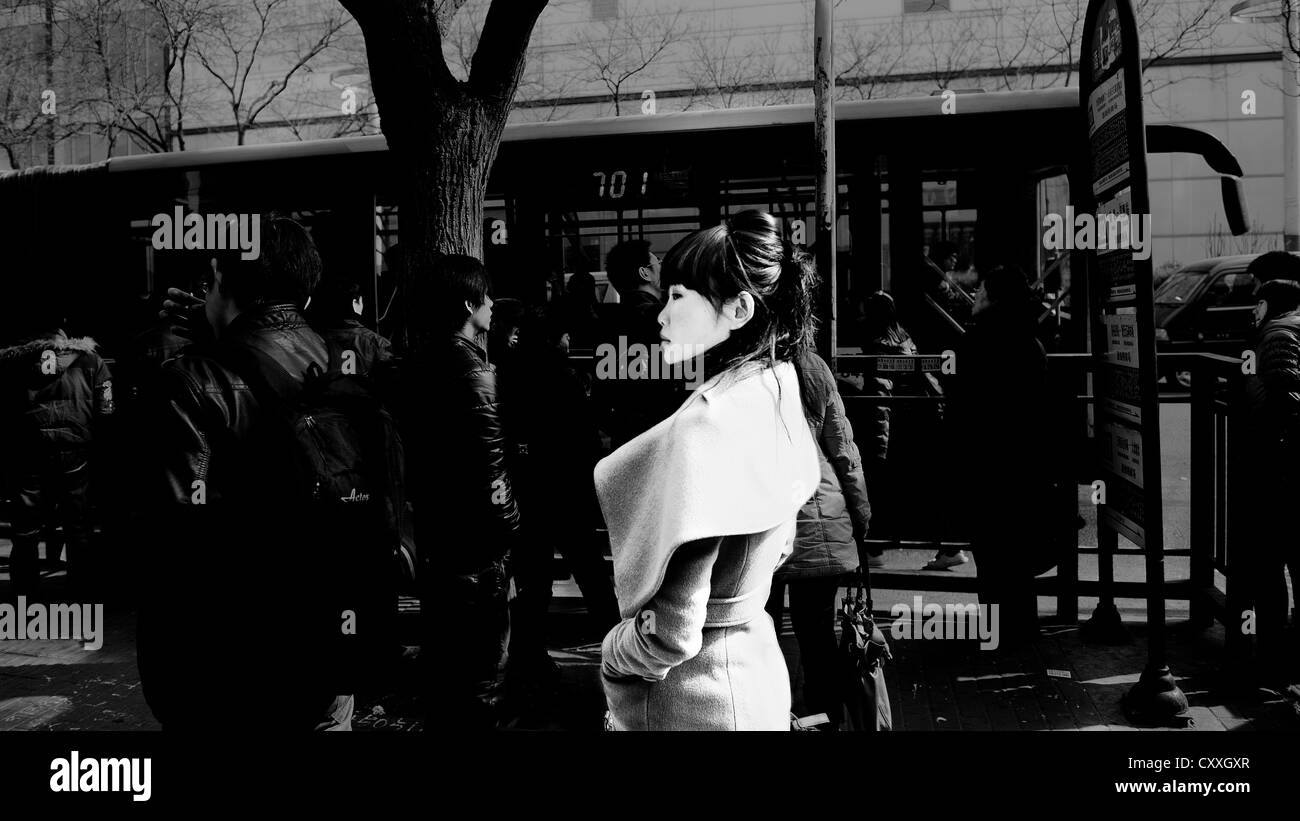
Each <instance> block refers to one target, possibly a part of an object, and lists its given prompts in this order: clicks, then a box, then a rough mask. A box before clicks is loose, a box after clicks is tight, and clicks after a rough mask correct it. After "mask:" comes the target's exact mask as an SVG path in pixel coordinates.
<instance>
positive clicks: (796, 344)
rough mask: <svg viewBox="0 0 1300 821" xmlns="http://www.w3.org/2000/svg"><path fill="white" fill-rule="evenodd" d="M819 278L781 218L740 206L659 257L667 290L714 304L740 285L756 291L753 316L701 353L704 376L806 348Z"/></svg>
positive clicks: (789, 357) (772, 361) (788, 358)
mask: <svg viewBox="0 0 1300 821" xmlns="http://www.w3.org/2000/svg"><path fill="white" fill-rule="evenodd" d="M818 282H819V280H818V276H817V268H816V266H815V265H814V263H813V259H812V255H810V254H808V253H807V252H805V251H802V250H800V249H798V248H795V247H794V246H793V245H792V244H791V243H790V242H788V241H787V240H785V239H784V238H783V237H782V235H781V224H780V223H779V222H778V221H777V219H776V218H775V217H773V216H772V215H771V214H768V213H766V212H764V211H742V212H741V213H739V214H735V215H734V216H732V217H730V218H728V219H726V220H724V221H723V223H722V224H721V225H717V226H715V227H713V228H704V229H701V230H699V231H696V232H694V233H692V234H690V235H688V236H687V237H686V238H685V239H683V240H682V241H681V242H679V243H677V244H676V245H674V246H673V248H672V250H670V251H669V252H668V255H667V256H666V257H664V261H663V271H662V284H663V287H664V288H665V289H667V288H669V287H671V286H673V285H681V286H683V287H686V288H689V289H691V290H692V291H697V292H698V293H700V294H701V295H703V296H704V297H706V298H707V299H708V300H709V301H710V302H712V303H713V307H714V309H715V310H718V311H721V310H722V304H723V303H724V302H726V301H727V300H728V299H732V298H733V297H736V296H738V295H739V294H740V293H741V292H742V291H748V292H749V293H750V294H752V295H753V297H754V317H753V319H751V320H750V321H749V322H747V323H745V325H744V326H743V327H741V328H740V329H738V330H736V331H735V332H733V333H732V334H731V336H730V337H728V338H727V340H726V341H724V342H722V343H721V344H719V345H717V346H715V347H713V348H712V349H710V350H709V351H708V352H706V353H705V354H704V373H705V375H706V376H713V375H716V374H719V373H724V372H727V371H735V370H737V369H739V368H742V367H743V366H745V365H747V364H749V363H759V364H762V365H764V366H766V367H771V366H774V365H776V364H777V363H778V362H795V361H796V360H797V359H798V357H799V354H800V353H801V352H802V351H804V350H808V349H811V348H812V347H813V343H814V340H815V337H816V332H817V317H816V314H815V312H814V306H815V303H816V295H817V285H818Z"/></svg>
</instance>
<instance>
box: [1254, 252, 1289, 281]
mask: <svg viewBox="0 0 1300 821" xmlns="http://www.w3.org/2000/svg"><path fill="white" fill-rule="evenodd" d="M1246 273H1248V274H1253V275H1254V276H1255V279H1256V280H1258V281H1259V282H1268V281H1270V280H1274V279H1289V280H1291V281H1293V282H1300V257H1297V256H1296V255H1295V254H1291V253H1288V252H1286V251H1269V252H1268V253H1266V254H1260V255H1259V256H1257V257H1255V258H1254V259H1252V260H1251V261H1250V265H1248V266H1247V267H1246Z"/></svg>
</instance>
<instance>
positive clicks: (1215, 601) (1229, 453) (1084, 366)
mask: <svg viewBox="0 0 1300 821" xmlns="http://www.w3.org/2000/svg"><path fill="white" fill-rule="evenodd" d="M1160 360H1161V363H1162V365H1165V364H1168V365H1171V366H1173V367H1172V368H1171V369H1173V370H1186V371H1190V372H1191V374H1192V379H1191V383H1192V389H1191V392H1190V393H1186V392H1184V393H1173V392H1169V393H1162V394H1161V396H1160V402H1161V404H1187V405H1190V406H1191V407H1190V411H1191V419H1190V425H1189V434H1188V435H1189V439H1190V442H1189V447H1190V462H1191V465H1190V473H1191V488H1190V492H1191V498H1190V508H1191V533H1190V539H1189V546H1188V547H1187V548H1186V549H1166V550H1165V551H1164V555H1165V556H1171V557H1172V556H1185V557H1188V558H1189V559H1190V566H1191V567H1190V576H1189V577H1188V578H1186V579H1173V580H1168V579H1167V580H1164V582H1163V592H1164V595H1165V598H1166V600H1169V599H1174V600H1186V601H1188V602H1189V603H1190V608H1191V619H1192V621H1193V623H1196V624H1198V625H1201V626H1208V625H1209V624H1210V623H1211V621H1212V620H1213V619H1217V620H1219V621H1222V622H1223V623H1224V624H1225V625H1231V626H1235V625H1236V624H1238V622H1239V619H1240V614H1241V612H1242V611H1244V610H1245V609H1246V608H1247V606H1248V592H1244V593H1243V592H1242V590H1241V586H1240V585H1238V586H1236V587H1233V586H1231V585H1230V583H1228V582H1226V581H1225V588H1224V589H1223V590H1220V589H1219V588H1218V586H1217V584H1216V580H1215V579H1216V577H1215V573H1216V571H1217V572H1218V573H1220V574H1222V575H1223V577H1224V579H1225V580H1227V579H1229V578H1230V576H1231V574H1230V572H1229V562H1230V558H1231V556H1232V555H1233V554H1234V553H1239V552H1240V545H1239V544H1238V542H1239V541H1240V539H1241V538H1242V535H1243V533H1244V532H1245V528H1244V526H1243V525H1242V522H1243V519H1242V517H1243V516H1244V515H1248V511H1245V510H1244V509H1243V506H1242V495H1243V494H1242V492H1241V491H1240V490H1237V489H1239V488H1241V487H1242V479H1243V470H1244V468H1245V463H1244V459H1243V456H1242V450H1243V449H1242V447H1240V442H1241V441H1242V437H1243V435H1244V425H1245V420H1244V410H1245V407H1244V390H1243V384H1244V383H1243V374H1242V369H1241V365H1242V360H1240V359H1237V358H1233V357H1226V356H1218V355H1214V354H1198V353H1179V354H1162V355H1161V356H1160ZM1171 360H1172V361H1171ZM907 361H910V362H912V363H913V366H914V367H913V368H911V369H903V368H902V367H900V363H902V362H907ZM1048 362H1049V379H1050V382H1051V386H1052V404H1051V407H1052V409H1053V415H1054V416H1055V417H1056V418H1058V419H1060V420H1062V421H1063V424H1062V425H1061V426H1060V427H1058V430H1059V431H1060V432H1061V439H1060V440H1059V441H1055V442H1053V443H1051V445H1052V447H1053V449H1054V450H1056V451H1057V452H1060V450H1061V449H1062V446H1064V453H1065V454H1066V458H1068V459H1070V460H1071V461H1073V462H1075V463H1074V464H1067V465H1062V464H1056V465H1054V468H1055V469H1054V471H1053V474H1052V478H1053V479H1055V480H1057V481H1064V482H1065V483H1066V484H1065V486H1066V487H1067V488H1068V487H1071V486H1073V487H1074V492H1072V493H1070V494H1069V496H1070V498H1069V499H1068V500H1067V499H1066V498H1065V497H1064V494H1062V497H1061V499H1060V500H1059V501H1060V503H1061V507H1060V509H1059V510H1056V511H1052V512H1051V514H1050V515H1049V516H1048V517H1046V518H1047V520H1048V521H1049V522H1051V523H1054V524H1053V525H1052V526H1051V530H1050V532H1049V533H1047V534H1044V538H1045V541H1046V543H1047V547H1046V549H1052V550H1056V551H1057V557H1058V562H1057V569H1056V573H1055V574H1054V575H1047V576H1041V577H1039V578H1037V579H1035V582H1034V584H1035V590H1036V592H1037V593H1038V594H1039V595H1046V596H1055V597H1056V598H1057V608H1058V614H1059V616H1060V617H1061V618H1062V619H1064V620H1067V621H1073V620H1076V619H1077V617H1078V598H1079V597H1080V596H1101V595H1102V593H1103V592H1104V591H1106V590H1107V589H1109V590H1110V592H1111V594H1112V595H1115V596H1121V597H1131V598H1138V599H1143V598H1145V597H1146V595H1147V582H1146V581H1145V580H1144V581H1128V582H1123V581H1115V580H1114V575H1113V556H1111V555H1110V553H1109V551H1103V550H1101V549H1099V548H1097V547H1091V546H1082V545H1080V544H1079V532H1080V529H1079V528H1078V527H1077V526H1076V522H1077V517H1078V516H1079V506H1078V492H1077V486H1078V485H1081V484H1087V482H1085V481H1080V480H1083V479H1086V478H1087V477H1093V478H1101V471H1100V468H1098V467H1097V466H1096V454H1095V448H1094V447H1093V445H1092V443H1091V442H1086V443H1085V440H1086V436H1087V434H1086V428H1085V421H1084V420H1085V419H1086V416H1085V410H1084V409H1085V408H1087V407H1089V406H1090V405H1091V404H1092V400H1093V397H1092V396H1091V395H1090V394H1089V393H1088V391H1087V379H1086V377H1087V375H1088V374H1090V373H1091V372H1092V370H1093V359H1092V356H1091V355H1089V354H1051V355H1049V356H1048ZM882 365H883V366H885V367H884V369H883V370H877V369H878V368H880V367H881V366H882ZM836 370H837V371H838V372H839V373H842V374H843V373H861V374H864V375H867V374H875V373H879V374H880V375H882V376H890V375H896V374H897V373H899V372H904V373H906V372H908V370H910V371H911V372H913V373H917V372H928V373H934V374H936V375H941V368H940V358H939V357H937V356H933V355H927V356H921V355H918V356H912V357H899V356H890V357H878V356H842V357H838V358H837V367H836ZM844 400H845V406H846V409H847V411H848V413H849V417H850V420H851V421H853V422H855V432H856V431H857V430H858V429H859V426H858V425H857V424H856V423H857V422H858V420H860V419H862V418H863V415H864V414H865V413H867V412H869V408H870V407H872V406H873V405H876V404H882V403H883V404H888V405H904V406H906V405H912V404H915V403H942V402H944V401H945V400H944V398H943V397H934V396H857V395H846V396H844ZM1234 442H1236V443H1238V447H1236V448H1235V450H1234V448H1233V447H1232V445H1233V443H1234ZM952 467H953V466H950V465H944V464H936V465H933V466H932V470H931V472H932V473H934V472H935V471H936V470H937V471H938V472H940V473H947V472H949V471H950V470H951V468H952ZM1071 474H1073V475H1074V481H1070V480H1069V476H1070V475H1071ZM1234 490H1236V491H1237V492H1235V493H1234V492H1233V491H1234ZM1055 501H1056V500H1054V502H1053V503H1054V504H1055ZM1055 523H1060V525H1061V526H1060V527H1059V528H1057V527H1056V526H1055ZM1234 523H1236V526H1235V527H1234V526H1233V524H1234ZM1067 530H1068V531H1069V534H1067V533H1066V531H1067ZM868 542H869V543H870V544H872V545H874V546H881V547H900V546H901V547H930V548H936V549H937V548H938V547H939V546H940V545H943V546H945V547H962V548H964V547H969V542H968V541H963V540H960V539H952V540H943V541H941V540H936V539H919V540H918V539H909V538H907V537H906V534H904V535H902V536H901V537H900V538H896V539H890V540H882V539H868ZM1115 552H1116V553H1120V554H1136V555H1141V554H1143V550H1142V549H1140V548H1130V549H1118V550H1116V551H1115ZM1085 555H1097V556H1098V569H1099V573H1098V575H1099V578H1098V579H1097V580H1095V581H1094V580H1082V579H1080V578H1079V557H1080V556H1085ZM976 560H977V561H978V557H977V558H976ZM872 579H873V584H874V585H875V586H876V587H880V588H883V589H894V590H908V591H912V590H918V591H944V592H975V591H976V590H977V582H976V579H975V577H972V576H966V575H957V574H952V573H947V572H925V571H919V570H892V569H878V570H873V571H872ZM1227 636H1228V638H1227V642H1228V645H1229V650H1230V652H1237V651H1239V650H1240V648H1241V645H1242V642H1243V641H1244V637H1243V636H1242V635H1240V631H1238V630H1228V631H1227Z"/></svg>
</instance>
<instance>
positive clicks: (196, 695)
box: [138, 304, 340, 729]
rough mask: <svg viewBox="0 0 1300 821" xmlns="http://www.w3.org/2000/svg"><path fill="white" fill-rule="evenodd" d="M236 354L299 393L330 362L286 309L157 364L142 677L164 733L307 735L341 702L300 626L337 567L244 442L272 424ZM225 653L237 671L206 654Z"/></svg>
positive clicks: (252, 317) (262, 459) (259, 313)
mask: <svg viewBox="0 0 1300 821" xmlns="http://www.w3.org/2000/svg"><path fill="white" fill-rule="evenodd" d="M238 349H256V350H259V351H262V352H264V353H266V354H267V355H268V356H270V357H271V358H272V359H273V360H274V361H275V362H276V363H277V364H279V365H280V366H282V367H283V368H284V369H285V370H286V371H287V372H288V373H289V374H290V375H291V376H292V377H294V378H295V379H296V380H298V381H299V382H300V383H301V382H302V381H303V380H304V376H305V374H306V373H307V371H308V368H309V367H310V366H312V365H315V366H317V367H319V368H321V369H324V368H325V367H326V365H327V364H328V358H327V353H326V346H325V341H324V340H323V339H322V338H321V337H320V335H319V334H317V333H316V332H315V331H313V330H312V329H311V328H310V327H308V325H307V323H306V321H305V320H304V319H303V318H302V316H301V315H300V314H299V312H298V310H297V309H296V308H295V307H294V306H293V305H290V304H277V305H267V306H263V307H260V308H257V309H254V310H250V311H246V312H244V313H242V314H240V315H239V316H238V317H237V318H236V319H235V320H234V322H232V323H231V324H230V326H229V327H228V328H227V329H226V330H225V332H224V333H223V335H222V337H221V339H220V341H219V342H217V343H215V344H214V345H211V346H207V345H205V346H194V347H191V348H189V349H187V350H186V352H185V353H183V354H181V355H180V356H178V357H176V358H174V359H170V360H168V361H167V362H166V363H164V364H163V366H162V368H161V371H160V374H159V391H160V393H159V398H158V400H157V401H156V403H155V404H154V406H153V408H152V417H151V423H150V428H151V430H152V432H153V436H152V438H151V440H150V441H151V442H152V444H153V445H154V446H155V448H156V451H157V456H156V459H155V462H154V475H155V482H154V484H153V493H152V496H153V500H154V511H153V515H151V516H150V517H148V521H149V522H150V524H151V525H153V527H152V528H151V533H152V538H151V539H149V540H148V545H149V547H150V548H151V551H150V552H148V553H147V555H146V557H145V561H144V562H143V569H144V570H145V571H146V572H147V573H148V574H149V577H148V578H147V579H146V581H145V582H144V584H143V585H142V586H143V587H144V590H145V595H144V601H143V602H142V605H141V613H140V622H139V638H138V646H139V651H138V652H139V664H140V673H141V680H142V682H143V684H144V688H145V696H146V698H147V699H148V701H149V704H150V707H151V708H152V709H153V710H154V714H155V715H156V716H158V718H159V720H160V721H162V722H163V724H164V726H168V725H171V726H182V727H184V726H191V727H193V726H211V722H212V721H213V713H212V711H213V709H218V710H219V711H221V712H223V713H226V712H228V713H229V714H232V715H244V714H246V713H245V712H244V711H245V710H248V711H252V712H255V713H256V714H257V715H258V718H257V719H256V720H257V721H258V722H259V723H262V722H265V723H266V725H267V726H268V727H271V728H279V729H304V728H306V729H310V728H311V727H312V726H314V723H315V721H316V720H318V719H319V718H320V716H321V715H322V714H323V711H324V709H325V706H326V705H328V704H329V703H330V700H331V699H332V698H333V696H335V695H337V694H338V693H337V692H329V687H328V685H327V684H322V682H321V680H320V677H319V675H318V673H319V669H320V668H321V665H322V664H323V663H324V662H323V661H322V657H321V653H320V651H319V649H318V648H317V647H316V646H315V641H316V639H317V638H318V636H317V635H316V634H314V633H313V632H312V631H311V630H310V629H309V628H307V627H305V625H306V624H308V623H309V621H308V619H309V618H310V617H314V616H315V615H317V613H316V612H315V608H314V607H313V606H314V604H315V602H316V599H315V598H313V596H312V593H313V592H314V591H315V590H317V589H318V585H319V584H320V583H321V579H322V578H324V577H327V576H328V575H329V574H330V572H331V571H333V572H334V573H336V574H337V573H338V572H340V570H339V569H337V568H333V569H331V568H328V567H320V566H319V563H315V564H314V563H313V561H312V552H311V549H310V546H309V545H302V544H299V543H298V539H297V538H296V534H297V533H298V526H297V523H296V522H294V521H293V520H292V517H289V516H286V515H284V514H285V507H284V504H285V503H284V501H283V500H284V498H285V497H284V491H285V488H284V484H283V483H284V481H285V476H284V470H283V469H280V468H277V467H276V466H275V465H271V464H268V463H267V461H266V460H267V456H266V454H265V453H263V452H261V451H259V450H257V449H256V448H254V447H252V446H251V445H250V444H249V443H250V441H252V440H253V439H254V437H256V436H257V432H258V431H259V430H262V429H264V428H261V427H259V426H262V425H265V424H267V419H268V417H267V409H266V408H265V407H263V406H262V403H260V402H259V401H258V398H257V396H256V395H255V394H254V391H253V389H252V388H251V387H250V385H249V382H248V380H247V379H246V377H245V375H244V374H243V373H241V372H237V370H236V369H234V368H232V367H231V364H230V363H231V362H232V361H233V360H232V359H231V356H232V351H235V350H238ZM309 613H310V614H311V616H308V614H309ZM227 645H230V646H237V648H238V652H237V655H238V658H239V662H238V664H223V663H219V662H216V661H214V659H213V656H212V648H213V647H217V646H227ZM252 712H250V713H247V714H252Z"/></svg>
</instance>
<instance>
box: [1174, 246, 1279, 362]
mask: <svg viewBox="0 0 1300 821" xmlns="http://www.w3.org/2000/svg"><path fill="white" fill-rule="evenodd" d="M1257 256H1259V254H1236V255H1234V256H1227V257H1212V258H1210V259H1203V260H1200V261H1199V262H1193V263H1191V264H1189V265H1185V266H1183V268H1182V269H1180V270H1179V271H1177V272H1176V273H1174V274H1171V275H1170V276H1169V278H1168V279H1166V280H1165V281H1164V282H1163V283H1161V284H1160V287H1158V288H1157V289H1156V292H1155V326H1156V351H1157V353H1161V354H1165V353H1179V352H1197V353H1217V354H1222V355H1224V356H1241V352H1242V351H1244V350H1245V349H1246V347H1247V346H1248V345H1249V344H1250V339H1251V337H1252V336H1253V335H1254V332H1255V321H1254V316H1253V311H1254V308H1255V301H1256V300H1255V289H1256V287H1257V286H1258V283H1257V282H1256V281H1255V276H1254V275H1253V274H1248V273H1246V268H1247V266H1249V265H1250V263H1251V261H1252V260H1254V259H1255V257H1257ZM1160 375H1161V376H1162V377H1164V378H1165V381H1166V382H1167V383H1168V384H1170V385H1177V384H1181V385H1183V386H1187V385H1189V384H1191V383H1190V380H1189V379H1188V374H1187V372H1186V370H1185V369H1182V368H1178V367H1176V366H1175V365H1173V364H1165V363H1161V365H1160Z"/></svg>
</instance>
